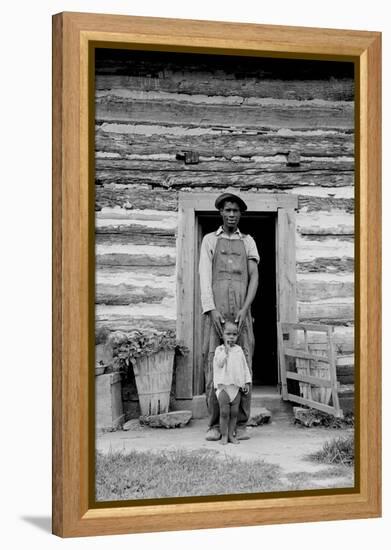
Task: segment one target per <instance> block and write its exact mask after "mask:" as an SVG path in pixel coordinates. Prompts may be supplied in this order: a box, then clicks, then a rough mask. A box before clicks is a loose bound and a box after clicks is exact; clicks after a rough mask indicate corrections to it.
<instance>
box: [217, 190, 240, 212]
mask: <svg viewBox="0 0 391 550" xmlns="http://www.w3.org/2000/svg"><path fill="white" fill-rule="evenodd" d="M226 201H231V202H236V203H237V204H238V205H239V208H240V210H241V211H242V212H245V211H246V210H247V204H246V203H245V202H244V200H242V199H241V198H240V197H238V196H237V195H233V194H232V193H223V194H222V195H220V196H218V197H217V199H216V202H215V207H216V208H217V210H220V208H223V204H224V203H225V202H226Z"/></svg>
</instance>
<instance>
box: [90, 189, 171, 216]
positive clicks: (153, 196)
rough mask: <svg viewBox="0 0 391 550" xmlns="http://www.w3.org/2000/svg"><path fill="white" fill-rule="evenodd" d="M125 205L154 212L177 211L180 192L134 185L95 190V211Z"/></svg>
mask: <svg viewBox="0 0 391 550" xmlns="http://www.w3.org/2000/svg"><path fill="white" fill-rule="evenodd" d="M125 205H127V207H128V208H129V207H131V208H132V209H141V210H144V209H145V208H151V209H153V210H164V211H167V210H168V211H177V210H178V191H175V190H171V189H158V188H155V189H151V188H147V189H146V188H145V187H137V186H132V185H126V186H121V185H115V184H105V185H97V186H96V188H95V210H97V211H99V210H102V208H104V207H114V206H120V207H121V208H123V207H124V206H125Z"/></svg>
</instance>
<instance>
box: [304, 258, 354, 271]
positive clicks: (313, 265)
mask: <svg viewBox="0 0 391 550" xmlns="http://www.w3.org/2000/svg"><path fill="white" fill-rule="evenodd" d="M296 266H297V272H298V273H346V272H350V273H352V272H353V271H354V259H353V258H346V257H343V258H322V257H319V258H315V259H313V260H310V261H299V262H297V263H296Z"/></svg>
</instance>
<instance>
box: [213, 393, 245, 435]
mask: <svg viewBox="0 0 391 550" xmlns="http://www.w3.org/2000/svg"><path fill="white" fill-rule="evenodd" d="M218 400H219V407H220V432H221V440H220V444H221V445H226V444H227V443H228V441H229V442H230V443H234V444H235V445H237V444H239V441H238V440H237V439H236V437H235V436H234V432H235V428H236V421H237V419H238V412H239V403H240V394H239V392H238V395H237V396H236V397H235V399H234V400H233V401H232V403H230V401H229V396H228V394H227V393H226V392H225V391H224V390H221V391H220V392H219V397H218Z"/></svg>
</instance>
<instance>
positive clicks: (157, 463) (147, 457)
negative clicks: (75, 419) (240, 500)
mask: <svg viewBox="0 0 391 550" xmlns="http://www.w3.org/2000/svg"><path fill="white" fill-rule="evenodd" d="M286 489H287V486H286V483H285V484H284V483H283V482H282V481H281V468H280V467H279V466H277V465H273V464H267V463H265V462H263V461H258V462H247V461H242V460H239V459H235V458H231V457H224V458H222V457H221V456H218V453H217V452H216V451H210V450H205V449H204V450H197V451H185V450H175V451H169V452H161V453H151V452H141V451H133V452H130V453H128V454H125V453H121V452H112V453H108V454H103V453H100V452H98V453H97V455H96V499H97V501H110V500H133V499H144V498H164V497H179V496H201V495H211V494H213V495H223V494H235V493H264V492H271V491H283V490H286Z"/></svg>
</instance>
